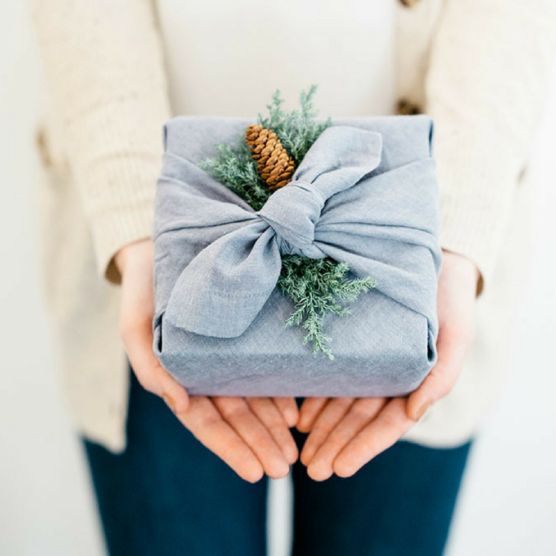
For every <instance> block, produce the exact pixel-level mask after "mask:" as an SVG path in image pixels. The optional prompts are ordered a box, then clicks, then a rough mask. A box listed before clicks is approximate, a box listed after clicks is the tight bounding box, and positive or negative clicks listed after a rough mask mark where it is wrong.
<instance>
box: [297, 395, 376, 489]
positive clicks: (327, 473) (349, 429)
mask: <svg viewBox="0 0 556 556" xmlns="http://www.w3.org/2000/svg"><path fill="white" fill-rule="evenodd" d="M386 402H387V400H386V398H360V399H358V400H356V401H355V402H354V403H353V405H352V406H351V407H350V409H349V411H348V412H347V413H346V415H345V416H344V417H343V418H342V420H341V421H340V422H339V423H338V425H337V426H336V427H335V428H334V430H333V431H332V432H331V433H330V434H329V435H328V438H327V439H326V440H325V441H324V443H323V444H322V445H321V447H320V448H319V449H318V450H317V452H316V453H315V455H314V456H313V458H312V459H311V460H310V462H308V464H306V465H307V473H308V475H309V477H311V479H313V480H315V481H324V480H326V479H328V478H330V477H331V475H332V474H333V473H334V468H333V464H334V460H335V459H336V456H337V455H338V454H339V453H340V452H341V450H342V449H343V448H344V447H345V446H346V445H347V443H348V442H349V441H350V440H351V439H352V438H354V437H355V436H356V435H357V433H358V432H359V431H361V429H363V427H365V426H366V425H367V424H368V423H370V422H371V421H372V420H373V419H374V418H375V417H376V416H377V415H378V414H379V412H380V411H381V409H382V408H383V407H384V406H385V404H386Z"/></svg>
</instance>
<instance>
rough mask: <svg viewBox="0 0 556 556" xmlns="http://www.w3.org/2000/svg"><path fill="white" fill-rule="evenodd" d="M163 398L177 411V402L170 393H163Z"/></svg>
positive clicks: (173, 410)
mask: <svg viewBox="0 0 556 556" xmlns="http://www.w3.org/2000/svg"><path fill="white" fill-rule="evenodd" d="M162 399H163V400H164V401H165V402H166V405H167V406H168V407H169V408H170V409H171V410H172V412H173V413H175V412H176V402H175V401H174V399H173V398H172V397H171V396H169V395H168V394H162Z"/></svg>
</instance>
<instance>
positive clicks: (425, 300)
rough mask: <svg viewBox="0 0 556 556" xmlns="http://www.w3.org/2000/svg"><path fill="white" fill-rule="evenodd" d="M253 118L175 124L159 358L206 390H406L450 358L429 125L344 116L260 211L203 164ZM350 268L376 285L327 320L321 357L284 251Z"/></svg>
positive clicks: (189, 119) (165, 208)
mask: <svg viewBox="0 0 556 556" xmlns="http://www.w3.org/2000/svg"><path fill="white" fill-rule="evenodd" d="M250 123H254V120H250V119H245V118H221V117H199V116H185V117H178V118H174V119H173V120H171V121H170V122H169V123H168V124H167V125H166V126H165V155H164V164H163V169H162V173H161V176H160V179H159V183H158V188H157V195H156V208H155V229H154V235H153V237H154V241H155V301H156V313H155V320H154V325H153V326H154V332H155V342H154V348H155V351H156V353H157V355H158V357H159V359H160V361H161V363H162V364H163V366H164V367H165V368H166V369H168V371H169V372H171V373H172V374H173V375H174V376H175V377H176V378H177V379H178V381H180V382H181V383H182V384H184V385H185V386H187V387H188V389H189V391H190V392H191V393H192V394H207V395H216V394H220V395H244V396H250V395H278V396H279V395H287V396H292V395H293V396H356V395H357V396H399V395H404V394H407V393H408V392H410V391H411V390H413V389H414V388H416V387H417V386H418V385H419V384H420V382H421V381H422V380H423V378H424V377H425V376H426V374H427V373H428V371H429V370H430V368H431V366H432V365H433V364H434V363H435V361H436V347H435V344H436V335H437V320H436V284H437V276H438V271H439V267H440V261H441V252H440V248H439V245H438V238H437V233H438V186H437V182H436V176H435V162H434V159H433V158H432V132H433V125H432V121H431V119H430V118H429V117H428V116H412V117H399V116H398V117H380V118H351V119H344V120H335V121H334V122H333V126H332V127H330V128H328V129H326V130H325V131H324V132H323V133H322V134H321V136H320V137H319V138H318V139H317V140H316V142H315V143H314V144H313V146H312V147H311V149H310V150H309V152H308V153H307V155H306V156H305V158H304V159H303V161H302V162H301V163H300V164H299V166H298V167H297V169H296V171H295V173H294V175H293V179H292V182H290V183H289V184H288V185H287V186H286V187H284V188H281V189H279V190H278V191H276V192H274V193H273V194H272V195H271V197H270V199H269V200H268V201H267V203H266V204H265V206H264V207H263V208H262V209H261V210H260V211H255V210H254V209H252V208H251V207H250V206H249V205H247V203H246V202H245V201H243V200H242V199H241V198H239V197H238V196H237V195H236V194H235V193H233V192H232V191H230V190H229V189H228V188H227V187H225V186H224V185H222V184H220V183H219V182H218V181H217V180H215V179H213V178H212V177H211V176H210V175H208V174H207V173H206V172H204V171H203V170H201V169H200V168H199V167H198V166H197V163H198V162H199V160H201V159H204V158H206V157H208V156H213V155H215V154H216V151H215V149H214V143H216V142H229V143H233V144H236V143H237V141H238V140H239V138H241V137H242V136H243V134H244V132H245V129H246V127H247V126H248V125H249V124H250ZM290 253H297V254H301V255H304V256H307V257H311V258H323V257H332V258H333V259H336V260H338V261H345V262H346V263H348V264H349V266H350V269H351V276H350V277H363V276H369V275H370V276H372V277H373V278H375V279H376V281H377V283H378V286H377V288H376V289H375V290H372V291H371V292H368V293H364V294H361V296H360V297H359V299H358V300H357V301H356V302H354V303H351V304H350V305H349V306H350V309H351V310H352V313H351V314H350V315H349V316H344V317H338V316H332V315H331V316H328V317H327V318H326V320H325V333H326V335H327V336H329V337H331V338H332V341H331V343H330V347H331V349H332V351H333V353H334V355H335V359H334V360H329V359H328V358H326V356H324V355H322V354H320V355H319V356H317V357H316V358H315V357H313V354H312V350H311V347H310V346H308V345H303V343H302V339H303V336H304V334H305V331H304V330H303V328H301V327H290V328H286V329H285V328H284V326H283V325H284V322H285V320H286V319H287V318H288V316H289V315H290V314H291V312H292V310H293V304H292V302H291V300H289V299H288V298H286V297H284V296H283V295H282V294H281V293H280V291H279V290H278V288H277V287H276V281H277V279H278V276H279V274H280V263H281V255H284V254H290Z"/></svg>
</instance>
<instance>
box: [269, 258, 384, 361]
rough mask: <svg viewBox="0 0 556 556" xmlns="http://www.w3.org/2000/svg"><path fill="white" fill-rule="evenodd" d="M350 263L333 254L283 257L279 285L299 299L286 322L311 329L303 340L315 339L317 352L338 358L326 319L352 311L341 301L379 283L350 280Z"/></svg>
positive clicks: (282, 289)
mask: <svg viewBox="0 0 556 556" xmlns="http://www.w3.org/2000/svg"><path fill="white" fill-rule="evenodd" d="M348 272H349V265H348V264H347V263H345V262H337V261H335V260H333V259H331V258H326V259H308V258H307V257H301V256H300V255H286V256H284V257H283V258H282V269H281V272H280V277H279V278H278V286H279V287H280V289H281V291H282V293H284V294H285V295H286V296H288V297H289V298H291V300H292V301H293V302H294V303H295V310H294V312H293V313H292V314H291V316H290V317H289V318H288V320H287V321H286V324H285V326H292V325H298V326H299V325H301V324H302V323H303V324H302V325H303V328H305V330H306V331H307V333H306V336H305V338H304V339H303V343H304V344H306V343H307V342H308V341H312V342H313V355H316V354H317V353H318V352H319V351H322V352H323V353H324V354H325V355H326V356H327V357H328V358H330V359H334V356H333V355H332V352H331V350H330V348H328V346H327V345H326V344H327V342H329V341H330V340H331V339H330V338H328V337H326V336H325V335H324V333H323V330H322V327H323V319H324V317H325V316H326V315H327V314H329V313H332V314H335V315H340V316H342V315H348V314H349V313H351V310H350V309H349V308H347V307H344V306H342V305H340V303H338V299H340V300H343V301H355V300H356V299H357V297H358V296H359V294H360V293H362V292H366V291H368V290H370V289H371V288H374V287H376V282H375V281H374V280H373V279H372V278H370V277H367V278H360V279H356V280H347V279H346V274H347V273H348Z"/></svg>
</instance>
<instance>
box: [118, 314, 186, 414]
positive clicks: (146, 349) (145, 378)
mask: <svg viewBox="0 0 556 556" xmlns="http://www.w3.org/2000/svg"><path fill="white" fill-rule="evenodd" d="M122 339H123V342H124V347H125V349H126V352H127V355H128V358H129V361H130V363H131V367H132V369H133V371H134V372H135V375H136V376H137V379H138V381H139V383H140V384H141V385H142V386H143V388H145V389H146V390H148V391H149V392H152V393H153V394H156V395H157V396H161V397H162V398H164V400H165V401H166V403H167V404H168V405H169V406H170V408H171V409H172V411H173V412H174V413H176V414H181V413H184V412H186V411H187V408H188V407H189V396H188V394H187V390H186V389H185V388H184V387H183V386H181V385H180V384H179V383H178V382H176V380H175V379H174V378H173V377H172V376H171V375H170V374H169V373H168V371H166V370H165V369H164V368H163V367H162V365H161V364H160V362H159V361H158V359H157V358H156V355H155V354H154V352H153V349H152V345H153V334H152V325H151V321H150V320H148V321H147V320H144V319H143V320H142V321H141V320H137V321H135V322H134V323H132V324H131V325H129V326H127V327H125V328H124V329H123V330H122Z"/></svg>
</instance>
